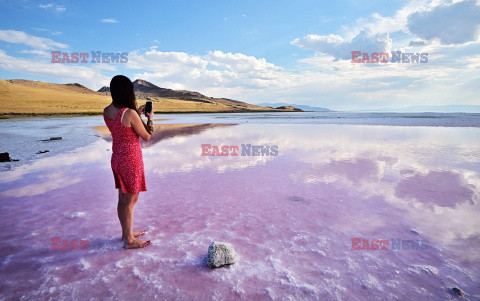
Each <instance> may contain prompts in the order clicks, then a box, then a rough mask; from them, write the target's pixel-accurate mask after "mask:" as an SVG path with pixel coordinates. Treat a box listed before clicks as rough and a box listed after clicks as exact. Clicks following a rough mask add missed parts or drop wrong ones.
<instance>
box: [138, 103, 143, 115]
mask: <svg viewBox="0 0 480 301" xmlns="http://www.w3.org/2000/svg"><path fill="white" fill-rule="evenodd" d="M138 113H139V114H140V116H141V115H142V114H143V113H145V105H141V106H140V107H138Z"/></svg>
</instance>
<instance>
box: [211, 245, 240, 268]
mask: <svg viewBox="0 0 480 301" xmlns="http://www.w3.org/2000/svg"><path fill="white" fill-rule="evenodd" d="M235 262H237V254H236V253H235V250H234V249H233V247H232V245H230V244H228V243H223V242H215V241H214V242H212V243H211V244H210V246H209V247H208V256H207V264H208V266H209V267H211V268H219V267H221V266H224V265H228V264H233V263H235Z"/></svg>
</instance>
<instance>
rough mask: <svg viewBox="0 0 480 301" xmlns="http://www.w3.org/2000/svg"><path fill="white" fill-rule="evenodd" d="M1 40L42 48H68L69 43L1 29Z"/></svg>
mask: <svg viewBox="0 0 480 301" xmlns="http://www.w3.org/2000/svg"><path fill="white" fill-rule="evenodd" d="M0 41H5V42H9V43H16V44H25V45H28V46H31V47H33V48H36V49H40V50H49V49H55V48H62V49H65V48H68V45H66V44H63V43H58V42H55V41H53V40H51V39H48V38H41V37H36V36H32V35H29V34H27V33H24V32H23V31H16V30H0Z"/></svg>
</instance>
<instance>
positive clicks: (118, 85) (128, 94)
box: [110, 75, 152, 134]
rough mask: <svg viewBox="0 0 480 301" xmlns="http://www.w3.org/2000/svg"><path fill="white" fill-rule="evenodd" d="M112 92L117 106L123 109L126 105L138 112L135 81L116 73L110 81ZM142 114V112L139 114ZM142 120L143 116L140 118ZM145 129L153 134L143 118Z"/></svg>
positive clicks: (113, 100)
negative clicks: (134, 87)
mask: <svg viewBox="0 0 480 301" xmlns="http://www.w3.org/2000/svg"><path fill="white" fill-rule="evenodd" d="M110 94H111V95H112V103H113V105H114V106H115V107H117V108H119V109H123V108H125V107H127V108H129V109H132V110H135V112H137V114H138V104H137V99H136V97H135V92H134V90H133V83H132V82H131V81H130V79H129V78H128V77H126V76H123V75H116V76H114V77H113V78H112V80H111V81H110ZM138 115H139V116H140V114H138ZM140 120H142V118H140ZM142 123H143V126H144V127H145V130H146V131H147V132H148V133H149V134H152V132H151V131H150V130H149V128H148V127H147V125H146V124H145V121H143V120H142Z"/></svg>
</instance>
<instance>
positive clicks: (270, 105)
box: [256, 102, 332, 112]
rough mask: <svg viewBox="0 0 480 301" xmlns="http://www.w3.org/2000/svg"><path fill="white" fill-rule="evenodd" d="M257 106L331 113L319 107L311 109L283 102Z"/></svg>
mask: <svg viewBox="0 0 480 301" xmlns="http://www.w3.org/2000/svg"><path fill="white" fill-rule="evenodd" d="M256 105H257V106H263V107H274V108H277V107H283V106H290V107H295V108H298V109H301V110H302V111H311V112H332V110H330V109H327V108H320V107H311V106H307V105H298V104H289V103H285V102H277V103H266V102H264V103H257V104H256Z"/></svg>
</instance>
